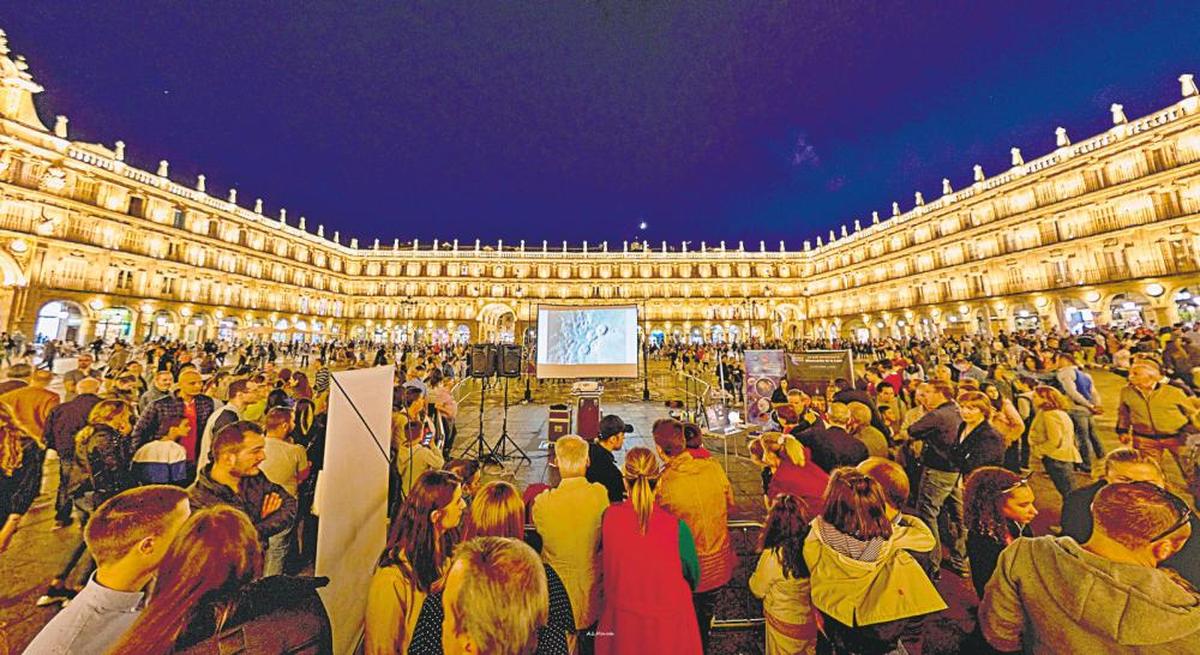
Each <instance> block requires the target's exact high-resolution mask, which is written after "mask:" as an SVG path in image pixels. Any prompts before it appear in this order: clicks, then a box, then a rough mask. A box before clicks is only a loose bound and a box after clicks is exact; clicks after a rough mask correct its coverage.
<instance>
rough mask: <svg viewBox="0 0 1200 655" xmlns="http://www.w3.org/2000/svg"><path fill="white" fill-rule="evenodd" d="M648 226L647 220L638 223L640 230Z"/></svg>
mask: <svg viewBox="0 0 1200 655" xmlns="http://www.w3.org/2000/svg"><path fill="white" fill-rule="evenodd" d="M646 227H647V226H646V221H642V222H641V223H638V229H639V230H644V229H646Z"/></svg>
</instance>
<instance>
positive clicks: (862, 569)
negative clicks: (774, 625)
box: [804, 467, 946, 654]
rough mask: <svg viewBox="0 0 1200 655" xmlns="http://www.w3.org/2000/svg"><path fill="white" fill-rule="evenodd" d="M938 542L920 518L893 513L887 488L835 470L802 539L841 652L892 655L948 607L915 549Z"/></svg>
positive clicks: (815, 595)
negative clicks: (920, 623)
mask: <svg viewBox="0 0 1200 655" xmlns="http://www.w3.org/2000/svg"><path fill="white" fill-rule="evenodd" d="M935 544H936V542H935V540H934V538H933V533H932V532H930V531H929V528H928V527H926V526H925V525H924V524H923V523H921V522H920V521H912V522H905V523H902V524H896V523H894V522H893V521H891V520H889V519H888V510H887V501H886V499H885V497H884V491H883V488H882V487H881V486H880V484H879V482H877V481H876V480H875V479H874V478H872V477H870V476H868V475H865V474H863V473H861V472H859V471H857V470H855V469H852V468H846V467H842V468H837V469H834V470H833V472H832V474H830V476H829V488H828V489H827V490H826V493H825V512H824V514H822V515H821V516H819V517H817V518H816V519H814V520H813V523H812V528H811V529H810V530H809V533H808V538H807V539H806V541H805V543H804V561H805V562H806V563H807V564H808V568H809V571H810V572H811V575H810V578H809V579H810V584H811V593H812V604H813V607H814V608H816V609H817V610H820V612H821V616H822V618H823V620H824V632H825V636H826V638H827V639H828V640H829V642H830V643H831V644H832V646H833V652H834V653H837V654H843V653H845V654H849V653H854V654H859V653H880V654H882V653H891V652H892V651H894V650H896V649H897V648H899V647H900V637H901V635H902V634H904V632H905V631H906V629H907V628H908V626H909V622H910V621H911V620H912V619H915V618H917V617H920V616H924V615H926V614H929V613H931V612H938V611H941V610H944V609H946V603H945V602H944V601H943V600H942V597H941V596H940V595H939V594H938V591H937V589H936V588H935V587H934V586H933V583H932V582H930V581H929V577H928V576H926V575H925V571H924V570H923V569H922V568H921V565H920V564H919V563H918V562H917V561H916V559H914V558H913V556H912V554H911V553H910V552H909V551H916V552H927V551H930V550H932V549H933V547H934V545H935Z"/></svg>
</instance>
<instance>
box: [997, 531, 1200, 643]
mask: <svg viewBox="0 0 1200 655" xmlns="http://www.w3.org/2000/svg"><path fill="white" fill-rule="evenodd" d="M1177 580H1180V579H1179V578H1176V577H1174V576H1172V575H1171V574H1170V573H1167V572H1166V571H1164V570H1162V569H1155V568H1150V567H1148V566H1138V565H1135V564H1124V563H1119V562H1113V561H1111V560H1107V559H1104V558H1103V557H1100V556H1099V555H1095V554H1092V553H1090V552H1088V551H1086V550H1084V549H1083V548H1081V547H1080V546H1079V544H1077V543H1075V541H1074V540H1073V539H1071V538H1069V537H1036V538H1033V539H1018V540H1016V541H1014V542H1013V543H1012V544H1011V545H1010V546H1009V547H1008V548H1006V549H1005V550H1004V552H1003V553H1001V555H1000V560H999V562H998V563H997V564H996V572H995V573H994V574H993V575H992V579H991V580H990V581H989V582H988V584H987V587H986V588H985V589H984V593H983V600H982V601H981V602H980V604H979V622H980V627H981V628H982V630H983V635H984V637H986V638H987V640H988V642H989V643H991V644H992V646H995V647H996V648H998V649H1000V650H1002V651H1017V650H1021V649H1022V647H1023V648H1024V651H1025V652H1026V653H1047V654H1049V653H1096V654H1099V653H1104V654H1105V655H1116V654H1130V655H1140V654H1142V653H1145V654H1146V655H1149V654H1150V653H1155V654H1165V653H1171V654H1172V655H1188V654H1197V653H1200V596H1198V595H1197V593H1196V592H1195V591H1194V590H1193V589H1191V588H1190V587H1188V586H1187V585H1186V583H1184V582H1181V581H1177Z"/></svg>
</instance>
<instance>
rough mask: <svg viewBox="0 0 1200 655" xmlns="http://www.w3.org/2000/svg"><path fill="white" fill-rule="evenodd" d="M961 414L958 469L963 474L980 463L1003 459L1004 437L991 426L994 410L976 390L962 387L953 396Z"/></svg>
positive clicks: (969, 472)
mask: <svg viewBox="0 0 1200 655" xmlns="http://www.w3.org/2000/svg"><path fill="white" fill-rule="evenodd" d="M956 402H957V404H958V411H959V414H960V415H961V416H962V418H963V428H962V436H960V437H959V438H960V441H959V444H958V447H957V449H956V454H957V457H958V460H959V462H958V469H959V471H961V472H962V475H963V476H964V477H966V476H968V475H970V474H971V472H972V471H974V470H975V469H977V468H979V467H981V466H999V465H1001V464H1003V463H1004V438H1003V437H1001V436H1000V433H999V432H997V431H996V428H994V427H992V424H991V419H992V416H993V414H994V413H995V410H994V409H993V407H992V402H991V400H989V399H988V397H987V395H985V394H984V393H982V392H980V391H964V392H962V393H960V394H958V398H957V400H956Z"/></svg>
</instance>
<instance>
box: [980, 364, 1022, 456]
mask: <svg viewBox="0 0 1200 655" xmlns="http://www.w3.org/2000/svg"><path fill="white" fill-rule="evenodd" d="M979 390H980V391H982V392H983V395H985V396H987V399H988V402H990V403H991V405H992V410H993V412H992V420H991V424H992V427H993V428H995V429H996V432H998V433H999V434H1000V438H1001V439H1003V440H1004V467H1005V468H1007V469H1008V470H1010V471H1019V470H1021V437H1022V436H1023V435H1024V434H1025V422H1024V421H1022V420H1021V413H1020V412H1018V411H1017V407H1016V405H1014V404H1013V401H1011V400H1009V399H1008V398H1007V397H1006V396H1005V395H1004V394H1003V393H1001V391H1000V387H999V385H997V384H996V383H995V382H984V383H983V384H981V385H980V386H979Z"/></svg>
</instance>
